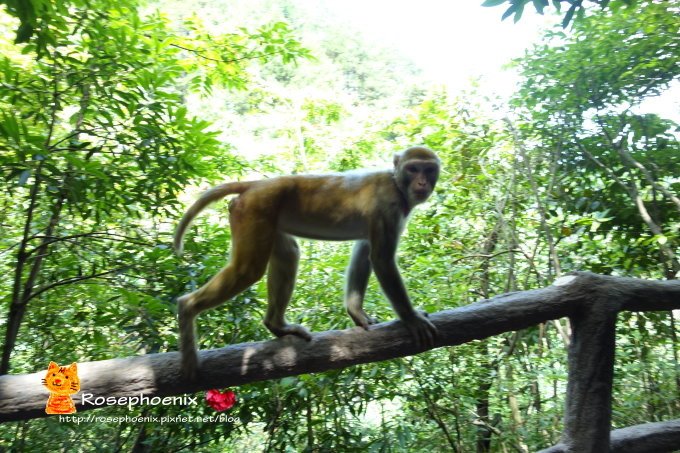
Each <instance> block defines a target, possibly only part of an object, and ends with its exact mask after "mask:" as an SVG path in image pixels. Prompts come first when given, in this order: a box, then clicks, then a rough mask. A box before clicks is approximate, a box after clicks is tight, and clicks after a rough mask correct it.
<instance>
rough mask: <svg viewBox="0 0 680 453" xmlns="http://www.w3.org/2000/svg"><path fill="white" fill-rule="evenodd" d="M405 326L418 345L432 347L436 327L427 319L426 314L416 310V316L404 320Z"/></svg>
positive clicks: (435, 336)
mask: <svg viewBox="0 0 680 453" xmlns="http://www.w3.org/2000/svg"><path fill="white" fill-rule="evenodd" d="M406 327H407V328H408V330H409V331H410V332H411V335H412V336H413V338H414V339H415V341H416V344H417V345H418V347H421V348H432V347H434V343H435V340H436V339H437V328H436V327H435V326H434V324H432V322H430V320H429V319H427V314H425V315H423V313H422V312H420V310H419V311H416V316H415V317H414V318H412V319H410V320H409V321H407V322H406Z"/></svg>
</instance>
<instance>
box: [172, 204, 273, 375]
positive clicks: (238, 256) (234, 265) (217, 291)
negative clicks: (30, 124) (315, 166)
mask: <svg viewBox="0 0 680 453" xmlns="http://www.w3.org/2000/svg"><path fill="white" fill-rule="evenodd" d="M244 218H247V217H246V216H244V215H243V213H242V212H240V208H239V206H238V205H237V207H236V208H235V209H232V211H231V216H230V219H231V230H232V259H231V262H230V263H229V265H227V266H226V267H224V268H223V269H222V270H221V271H220V272H218V273H217V275H215V276H214V277H213V278H211V279H210V280H209V281H208V283H206V284H205V285H203V286H202V287H200V288H199V289H198V290H196V291H194V292H193V293H190V294H187V295H184V296H182V297H180V298H179V299H177V303H178V305H179V306H178V309H177V312H178V321H179V333H180V352H181V357H182V363H181V366H182V375H183V376H184V378H186V379H189V380H195V379H196V376H197V373H198V351H197V347H196V332H195V320H196V317H197V316H198V315H199V314H200V313H201V312H203V311H205V310H208V309H210V308H214V307H217V306H219V305H221V304H223V303H224V302H225V301H227V300H229V299H231V298H233V297H234V296H236V295H237V294H239V293H241V292H243V291H244V290H246V289H247V288H248V287H249V286H251V285H252V284H253V283H255V282H257V281H258V280H259V279H261V278H262V276H263V275H264V272H265V269H266V267H267V257H268V256H270V254H271V250H272V244H273V238H274V234H275V232H274V229H273V227H272V226H271V225H272V223H271V222H243V221H241V219H244Z"/></svg>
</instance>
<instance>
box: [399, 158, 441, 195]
mask: <svg viewBox="0 0 680 453" xmlns="http://www.w3.org/2000/svg"><path fill="white" fill-rule="evenodd" d="M396 177H397V181H399V186H400V188H401V189H402V190H403V191H404V192H405V195H406V198H407V199H408V201H409V204H410V205H411V206H413V205H416V204H419V203H422V202H424V201H425V200H427V199H428V198H429V196H430V195H431V194H432V191H433V190H434V186H435V185H436V184H437V179H438V178H439V163H438V162H436V161H433V160H420V159H417V160H416V159H413V160H408V161H406V162H404V163H403V165H399V166H398V168H397V174H396Z"/></svg>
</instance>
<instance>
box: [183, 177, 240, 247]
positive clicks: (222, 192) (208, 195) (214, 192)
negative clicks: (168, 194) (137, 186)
mask: <svg viewBox="0 0 680 453" xmlns="http://www.w3.org/2000/svg"><path fill="white" fill-rule="evenodd" d="M251 184H252V183H250V182H227V183H224V184H220V185H219V186H215V187H213V188H212V189H209V190H207V191H206V192H204V193H203V195H201V196H200V197H199V198H198V200H196V201H195V202H194V204H193V205H191V207H190V208H189V209H187V212H185V213H184V216H182V220H180V221H179V224H178V225H177V230H175V237H174V240H173V243H172V246H173V248H174V249H175V253H177V255H181V254H182V250H183V248H184V246H183V242H184V235H185V234H186V231H187V228H188V227H189V225H191V222H192V221H193V220H194V217H196V216H197V215H198V214H199V213H200V212H201V211H202V210H203V209H205V207H206V206H208V205H209V204H210V203H212V202H214V201H217V200H220V199H222V198H224V197H226V196H227V195H231V194H233V193H238V194H241V193H243V192H245V191H246V190H248V188H249V187H250V186H251Z"/></svg>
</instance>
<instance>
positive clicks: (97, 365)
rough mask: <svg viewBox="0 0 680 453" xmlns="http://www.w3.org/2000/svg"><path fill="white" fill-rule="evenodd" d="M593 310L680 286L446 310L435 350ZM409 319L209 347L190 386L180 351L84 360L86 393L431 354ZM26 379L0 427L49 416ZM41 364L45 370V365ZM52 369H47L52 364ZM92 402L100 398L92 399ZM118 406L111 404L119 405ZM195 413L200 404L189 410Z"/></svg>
mask: <svg viewBox="0 0 680 453" xmlns="http://www.w3.org/2000/svg"><path fill="white" fill-rule="evenodd" d="M594 304H602V305H603V307H605V308H606V309H607V310H612V311H615V312H618V311H621V310H632V311H649V310H672V309H680V281H677V280H676V281H646V280H639V279H633V278H624V277H611V276H602V275H596V274H591V273H587V272H579V273H575V274H573V275H569V276H565V277H562V278H560V279H558V280H557V281H556V282H555V284H554V285H552V286H549V287H547V288H542V289H537V290H531V291H521V292H515V293H509V294H504V295H500V296H497V297H494V298H491V299H489V300H483V301H480V302H475V303H473V304H470V305H467V306H464V307H460V308H456V309H452V310H445V311H442V312H438V313H434V314H432V315H431V316H430V319H431V320H432V322H433V323H434V325H435V326H437V329H438V330H439V337H438V339H437V344H436V347H442V346H451V345H458V344H462V343H466V342H469V341H472V340H477V339H482V338H487V337H490V336H492V335H498V334H500V333H503V332H508V331H514V330H520V329H524V328H527V327H530V326H533V325H535V324H538V323H541V322H545V321H547V320H551V319H557V318H562V317H565V316H576V315H578V314H579V313H581V312H582V311H583V310H584V307H585V308H587V307H590V306H592V305H594ZM424 351H425V349H422V348H419V347H417V346H416V345H415V343H414V342H413V341H412V339H411V337H410V335H409V333H408V331H407V329H406V327H405V326H404V325H403V324H402V323H401V322H400V321H391V322H386V323H381V324H378V325H376V326H372V327H371V328H370V330H368V331H365V330H363V329H361V328H358V327H355V328H352V329H346V330H339V331H338V330H333V331H327V332H320V333H316V334H314V335H313V336H312V341H310V342H307V341H304V340H302V339H300V338H297V337H293V336H286V337H283V338H280V339H276V340H270V341H263V342H256V343H241V344H234V345H230V346H226V347H224V348H220V349H212V350H207V351H201V352H200V353H199V357H200V359H201V366H200V370H199V373H200V379H199V381H198V382H193V383H192V382H188V381H186V380H184V379H182V377H181V374H180V370H179V353H177V352H167V353H162V354H148V355H142V356H136V357H127V358H118V359H110V360H101V361H97V362H86V363H79V364H78V374H79V376H80V380H81V391H80V393H78V394H76V395H74V400H75V401H76V404H77V407H78V410H79V411H82V410H88V409H93V408H96V407H101V406H95V405H93V404H83V403H82V398H83V395H84V394H92V395H94V397H98V396H101V397H104V398H109V397H114V398H121V397H139V396H140V395H144V396H146V397H149V398H151V397H154V396H159V397H164V396H170V395H180V394H184V393H191V392H197V391H200V390H207V389H212V388H222V387H228V386H237V385H241V384H246V383H249V382H256V381H265V380H270V379H278V378H282V377H285V376H294V375H299V374H304V373H315V372H320V371H325V370H332V369H338V368H345V367H348V366H351V365H357V364H361V363H368V362H377V361H382V360H389V359H394V358H397V357H404V356H409V355H414V354H418V353H420V352H424ZM37 365H38V366H39V371H38V372H36V373H33V374H26V375H6V376H0V421H9V420H23V419H29V418H36V417H44V416H46V414H45V411H44V410H45V403H46V401H47V396H48V392H47V389H45V388H44V387H42V386H41V385H40V381H41V379H42V378H43V377H44V375H45V371H44V369H46V368H47V365H48V364H47V363H45V364H37ZM41 365H42V366H41ZM43 366H44V368H43ZM91 398H93V397H91ZM110 404H112V403H111V402H104V403H103V404H102V406H104V405H110ZM187 409H188V410H190V409H191V408H190V407H188V408H187Z"/></svg>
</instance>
